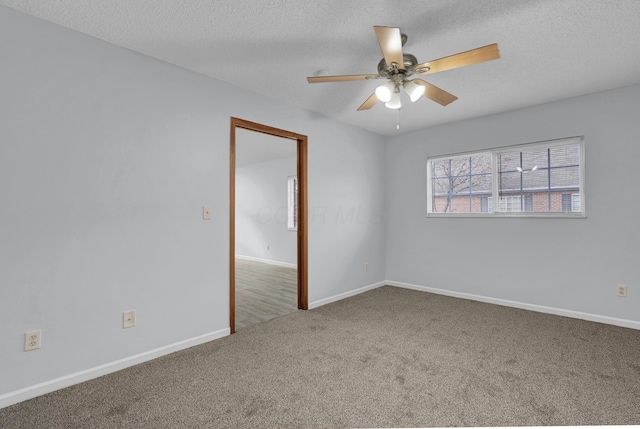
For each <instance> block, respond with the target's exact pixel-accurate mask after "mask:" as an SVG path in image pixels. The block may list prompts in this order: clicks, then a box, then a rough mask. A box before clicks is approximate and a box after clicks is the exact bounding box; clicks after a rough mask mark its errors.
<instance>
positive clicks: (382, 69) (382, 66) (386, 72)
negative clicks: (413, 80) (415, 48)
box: [378, 54, 418, 79]
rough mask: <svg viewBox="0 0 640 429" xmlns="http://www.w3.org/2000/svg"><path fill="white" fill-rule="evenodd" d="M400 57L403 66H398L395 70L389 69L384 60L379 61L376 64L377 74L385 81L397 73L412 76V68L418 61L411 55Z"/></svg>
mask: <svg viewBox="0 0 640 429" xmlns="http://www.w3.org/2000/svg"><path fill="white" fill-rule="evenodd" d="M402 57H403V60H404V61H403V62H404V64H403V65H402V66H400V65H398V68H397V69H395V68H393V67H389V66H388V65H387V63H386V61H385V60H384V58H383V59H381V60H380V62H379V63H378V74H379V75H380V76H382V77H384V78H387V79H389V78H391V77H392V76H394V75H396V74H399V73H402V74H413V72H414V68H415V66H416V65H417V64H418V59H417V58H416V57H415V56H413V55H411V54H403V55H402Z"/></svg>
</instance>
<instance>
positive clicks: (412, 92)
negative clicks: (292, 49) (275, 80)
mask: <svg viewBox="0 0 640 429" xmlns="http://www.w3.org/2000/svg"><path fill="white" fill-rule="evenodd" d="M373 29H374V31H375V33H376V37H377V38H378V43H379V44H380V49H382V55H383V57H384V58H382V59H381V60H380V62H379V63H378V74H357V75H342V76H310V77H307V82H309V83H320V82H344V81H352V80H369V79H388V81H387V82H385V83H384V84H382V85H380V86H379V87H378V88H376V91H375V92H374V93H373V94H371V96H370V97H369V98H367V100H366V101H365V102H364V103H362V105H361V106H360V107H358V110H367V109H371V108H372V107H373V106H374V105H375V104H376V101H378V100H379V101H382V102H384V103H385V106H387V107H388V108H389V109H400V108H401V107H402V103H401V100H400V87H402V88H404V90H405V92H406V93H407V94H408V95H409V98H410V99H411V101H412V102H415V101H417V100H418V99H419V98H420V97H421V96H422V95H424V96H425V97H427V98H430V99H431V100H433V101H435V102H436V103H439V104H441V105H443V106H446V105H447V104H449V103H451V102H453V101H455V100H457V99H458V97H456V96H455V95H452V94H449V93H448V92H447V91H445V90H443V89H440V88H438V87H437V86H435V85H432V84H430V83H429V82H426V81H424V80H422V79H419V78H414V79H412V80H409V79H408V78H409V77H410V76H412V75H414V74H420V75H427V74H432V73H437V72H441V71H445V70H451V69H455V68H458V67H464V66H468V65H471V64H477V63H481V62H485V61H491V60H496V59H498V58H500V53H499V51H498V44H497V43H494V44H492V45H487V46H483V47H482V48H477V49H472V50H470V51H465V52H460V53H459V54H455V55H451V56H448V57H444V58H440V59H437V60H433V61H428V62H426V63H422V64H418V60H417V58H416V57H415V56H413V55H411V54H407V53H403V52H402V47H403V46H404V44H405V43H406V42H407V35H406V34H404V33H400V29H399V28H396V27H384V26H379V25H375V26H374V27H373Z"/></svg>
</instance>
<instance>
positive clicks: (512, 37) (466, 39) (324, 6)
mask: <svg viewBox="0 0 640 429" xmlns="http://www.w3.org/2000/svg"><path fill="white" fill-rule="evenodd" d="M0 4H4V5H6V6H9V7H11V8H14V9H17V10H20V11H23V12H26V13H29V14H32V15H35V16H38V17H40V18H43V19H46V20H49V21H52V22H55V23H57V24H60V25H63V26H65V27H69V28H72V29H75V30H77V31H80V32H83V33H86V34H89V35H92V36H94V37H97V38H99V39H103V40H106V41H109V42H111V43H114V44H117V45H121V46H124V47H127V48H129V49H132V50H134V51H138V52H141V53H144V54H147V55H150V56H152V57H156V58H159V59H162V60H164V61H167V62H170V63H173V64H177V65H179V66H182V67H184V68H187V69H190V70H194V71H196V72H199V73H202V74H205V75H209V76H211V77H214V78H216V79H220V80H223V81H226V82H229V83H232V84H234V85H237V86H241V87H245V88H247V89H250V90H252V91H255V92H258V93H261V94H264V95H267V96H269V97H272V98H275V99H279V100H282V101H284V102H287V103H291V104H294V105H297V106H300V107H304V108H307V109H310V110H312V111H315V112H318V113H321V114H323V115H326V116H329V117H332V118H335V119H337V120H340V121H344V122H347V123H350V124H353V125H356V126H358V127H361V128H365V129H368V130H371V131H373V132H376V133H379V134H381V135H394V134H396V133H398V132H406V131H410V130H415V129H419V128H424V127H427V126H431V125H435V124H439V123H445V122H451V121H457V120H461V119H466V118H471V117H477V116H482V115H487V114H492V113H497V112H502V111H506V110H511V109H515V108H519V107H525V106H530V105H535V104H540V103H545V102H549V101H554V100H559V99H563V98H569V97H573V96H578V95H583V94H587V93H592V92H597V91H602V90H606V89H611V88H617V87H621V86H626V85H631V84H637V83H640V1H639V0H527V1H523V0H519V1H515V0H408V1H393V0H392V1H389V0H386V1H378V0H354V1H345V0H326V1H316V2H308V1H301V0H267V1H256V0H233V1H229V0H221V1H202V0H180V1H177V0H176V1H159V0H135V1H132V0H93V1H87V0H47V1H43V0H0ZM374 25H386V26H396V27H400V29H401V31H402V32H404V33H406V34H407V35H408V36H409V40H408V42H407V44H406V45H405V47H404V51H405V52H409V53H412V54H413V55H415V56H416V57H417V58H418V61H419V62H426V61H429V60H432V59H437V58H441V57H444V56H448V55H452V54H455V53H458V52H461V51H466V50H469V49H474V48H477V47H480V46H484V45H488V44H491V43H498V45H499V48H500V53H501V59H499V60H497V61H491V62H486V63H482V64H476V65H473V66H469V67H465V68H460V69H456V70H450V71H445V72H441V73H436V74H432V75H428V76H425V77H424V78H425V80H427V81H429V82H430V83H432V84H434V85H436V86H438V87H440V88H442V89H444V90H446V91H448V92H450V93H453V94H454V95H456V96H458V97H459V99H458V100H457V101H455V102H453V103H451V104H450V105H448V106H446V107H443V106H441V105H439V104H436V103H434V102H432V101H430V100H428V99H426V98H421V99H420V100H419V101H418V102H416V103H409V102H408V99H405V100H403V104H404V107H403V109H402V110H401V111H400V115H399V116H400V124H401V129H400V131H397V130H396V126H395V125H396V111H392V110H389V109H387V108H385V107H384V105H383V104H381V103H378V104H377V105H376V106H374V107H373V108H372V109H371V110H369V111H364V112H357V111H356V109H357V108H358V106H360V104H361V103H362V102H363V101H364V100H365V99H366V98H367V97H368V96H369V95H370V94H371V93H372V92H373V90H374V89H375V87H376V86H377V85H378V84H380V82H381V81H376V80H374V81H355V82H339V83H317V84H308V83H307V82H306V77H307V76H312V75H314V74H316V73H318V72H320V71H323V73H325V74H327V73H328V74H332V75H333V74H365V73H376V72H377V69H376V66H377V64H378V61H379V60H380V58H382V54H381V51H380V47H379V46H378V44H377V41H376V37H375V34H374V31H373V26H374Z"/></svg>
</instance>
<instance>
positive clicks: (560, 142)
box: [426, 136, 587, 218]
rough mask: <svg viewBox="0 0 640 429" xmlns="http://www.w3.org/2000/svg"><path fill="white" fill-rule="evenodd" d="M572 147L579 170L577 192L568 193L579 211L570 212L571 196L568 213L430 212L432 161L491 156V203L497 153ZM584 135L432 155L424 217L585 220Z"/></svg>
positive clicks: (496, 169) (428, 167) (496, 184)
mask: <svg viewBox="0 0 640 429" xmlns="http://www.w3.org/2000/svg"><path fill="white" fill-rule="evenodd" d="M572 144H578V145H579V146H580V168H579V174H580V180H579V182H580V192H577V193H576V192H573V193H572V194H573V195H575V196H579V197H576V198H579V199H580V210H579V211H573V208H574V197H573V196H572V200H571V202H572V204H571V206H572V211H571V212H532V211H522V212H492V211H488V212H476V213H456V212H446V213H440V212H436V213H433V212H432V210H433V207H432V204H433V202H432V197H433V195H432V186H431V177H432V171H431V163H432V162H433V161H440V160H445V159H451V158H459V157H468V156H472V155H474V154H480V153H491V154H492V169H491V171H492V173H491V174H492V194H491V195H490V197H492V198H493V201H496V200H498V198H496V197H497V196H498V195H499V192H498V174H497V172H498V157H499V155H500V154H502V153H505V152H514V151H526V150H535V149H540V148H551V147H557V146H566V145H572ZM584 146H585V145H584V136H577V137H568V138H562V139H557V140H548V141H542V142H536V143H525V144H518V145H512V146H504V147H498V148H492V149H483V150H475V151H470V152H464V153H455V154H449V155H442V156H434V157H429V158H427V178H426V179H427V180H426V185H427V217H456V218H460V217H484V218H500V217H527V218H528V217H537V218H558V217H559V218H586V217H587V216H586V209H585V197H584V195H585V180H584V178H585V162H584V160H585V147H584Z"/></svg>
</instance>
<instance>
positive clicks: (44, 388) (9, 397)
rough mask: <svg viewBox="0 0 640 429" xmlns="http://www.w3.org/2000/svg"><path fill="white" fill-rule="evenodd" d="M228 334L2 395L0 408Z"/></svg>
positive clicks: (193, 340)
mask: <svg viewBox="0 0 640 429" xmlns="http://www.w3.org/2000/svg"><path fill="white" fill-rule="evenodd" d="M230 333H231V330H230V329H229V328H226V329H221V330H219V331H214V332H210V333H208V334H204V335H200V336H198V337H195V338H190V339H188V340H184V341H178V342H177V343H173V344H169V345H167V346H164V347H160V348H157V349H154V350H149V351H147V352H143V353H140V354H137V355H134V356H129V357H126V358H123V359H119V360H117V361H114V362H109V363H106V364H104V365H99V366H96V367H94V368H89V369H86V370H84V371H79V372H76V373H74V374H69V375H65V376H63V377H60V378H56V379H53V380H49V381H45V382H43V383H39V384H35V385H33V386H29V387H25V388H24V389H20V390H16V391H14V392H9V393H5V394H3V395H0V408H4V407H8V406H9V405H13V404H17V403H18V402H22V401H26V400H27V399H31V398H35V397H36V396H40V395H44V394H46V393H49V392H53V391H54V390H59V389H63V388H65V387H69V386H72V385H74V384H78V383H82V382H84V381H88V380H92V379H94V378H98V377H101V376H103V375H106V374H110V373H112V372H116V371H119V370H121V369H125V368H128V367H130V366H134V365H137V364H139V363H143V362H146V361H149V360H152V359H156V358H159V357H161V356H164V355H168V354H169V353H173V352H177V351H179V350H184V349H187V348H189V347H193V346H197V345H199V344H203V343H206V342H209V341H212V340H216V339H218V338H222V337H225V336H227V335H229V334H230Z"/></svg>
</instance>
